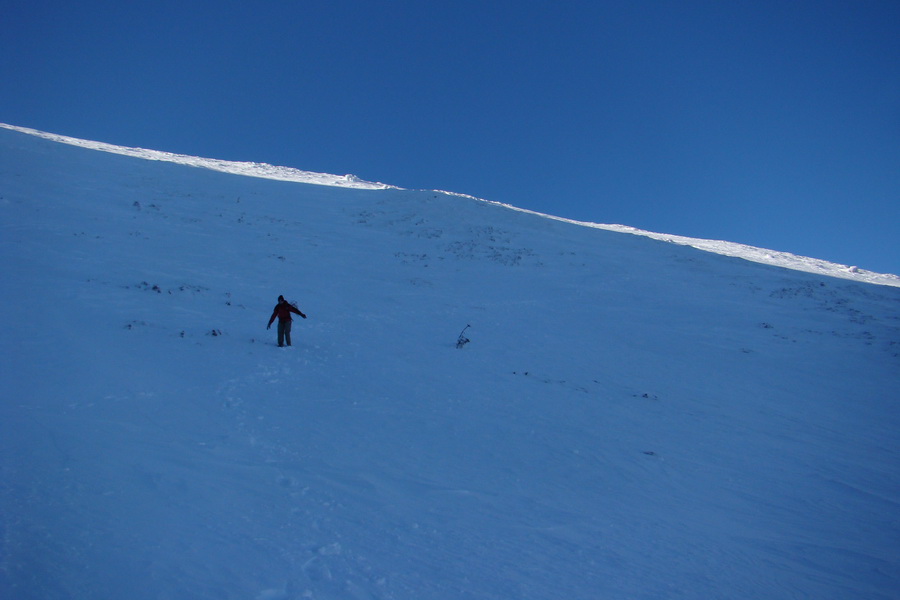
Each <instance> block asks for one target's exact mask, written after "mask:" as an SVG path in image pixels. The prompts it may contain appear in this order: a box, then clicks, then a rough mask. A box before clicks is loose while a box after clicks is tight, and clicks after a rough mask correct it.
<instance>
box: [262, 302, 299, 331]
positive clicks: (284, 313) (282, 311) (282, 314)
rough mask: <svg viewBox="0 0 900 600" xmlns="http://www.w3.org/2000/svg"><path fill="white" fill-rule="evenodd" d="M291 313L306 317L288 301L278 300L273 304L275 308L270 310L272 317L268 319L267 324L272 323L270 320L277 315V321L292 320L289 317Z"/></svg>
mask: <svg viewBox="0 0 900 600" xmlns="http://www.w3.org/2000/svg"><path fill="white" fill-rule="evenodd" d="M291 313H296V314H298V315H300V316H301V317H303V318H304V319H305V318H306V315H304V314H303V313H302V312H300V311H299V310H297V309H296V308H294V307H293V306H291V305H290V304H289V303H288V301H287V300H285V301H284V302H279V303H278V304H276V305H275V310H273V311H272V317H271V318H270V319H269V325H271V324H272V322H273V321H274V320H275V317H278V320H279V321H293V319H292V318H291Z"/></svg>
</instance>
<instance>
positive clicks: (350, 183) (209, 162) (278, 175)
mask: <svg viewBox="0 0 900 600" xmlns="http://www.w3.org/2000/svg"><path fill="white" fill-rule="evenodd" d="M0 127H5V128H6V129H11V130H13V131H18V132H20V133H27V134H29V135H34V136H37V137H40V138H44V139H48V140H52V141H55V142H61V143H64V144H70V145H73V146H80V147H82V148H89V149H92V150H101V151H103V152H111V153H113V154H123V155H125V156H133V157H136V158H144V159H147V160H159V161H165V162H173V163H178V164H182V165H188V166H192V167H199V168H204V169H211V170H214V171H222V172H223V173H231V174H234V175H245V176H248V177H259V178H262V179H275V180H278V181H293V182H296V183H310V184H314V185H325V186H332V187H344V188H353V189H363V190H385V189H395V190H399V189H403V188H400V187H397V186H393V185H389V184H385V183H374V182H369V181H363V180H361V179H359V178H358V177H356V176H355V175H330V174H328V173H314V172H311V171H301V170H299V169H295V168H292V167H278V166H274V165H269V164H266V163H256V162H236V161H226V160H219V159H214V158H199V157H195V156H188V155H184V154H173V153H171V152H161V151H159V150H145V149H143V148H128V147H125V146H116V145H114V144H107V143H104V142H94V141H90V140H82V139H78V138H73V137H68V136H63V135H57V134H54V133H47V132H43V131H38V130H36V129H29V128H27V127H18V126H15V125H7V124H5V123H0ZM423 191H435V192H438V193H441V194H446V195H448V196H456V197H459V198H467V199H470V200H477V201H479V202H487V203H489V204H495V205H499V206H504V207H506V208H508V209H511V210H516V211H519V212H524V213H528V214H533V215H537V216H540V217H544V218H547V219H554V220H557V221H562V222H565V223H571V224H573V225H580V226H583V227H592V228H595V229H606V230H608V231H616V232H619V233H629V234H633V235H640V236H644V237H649V238H652V239H656V240H662V241H665V242H671V243H673V244H680V245H683V246H691V247H693V248H697V249H698V250H703V251H705V252H712V253H714V254H721V255H724V256H732V257H736V258H742V259H744V260H749V261H752V262H757V263H761V264H766V265H771V266H775V267H782V268H785V269H792V270H795V271H804V272H806V273H815V274H817V275H826V276H828V277H837V278H840V279H849V280H852V281H861V282H864V283H872V284H877V285H890V286H894V287H900V276H898V275H893V274H883V273H876V272H873V271H866V270H864V269H860V268H858V267H855V266H849V265H842V264H838V263H833V262H829V261H825V260H821V259H817V258H809V257H804V256H798V255H796V254H791V253H789V252H781V251H778V250H768V249H765V248H757V247H755V246H747V245H744V244H738V243H735V242H726V241H721V240H706V239H699V238H691V237H686V236H680V235H671V234H666V233H655V232H652V231H645V230H643V229H638V228H636V227H630V226H628V225H615V224H603V223H592V222H588V221H576V220H572V219H566V218H563V217H557V216H554V215H549V214H545V213H540V212H537V211H532V210H528V209H525V208H519V207H516V206H513V205H511V204H504V203H501V202H494V201H492V200H486V199H484V198H478V197H475V196H471V195H469V194H461V193H458V192H448V191H444V190H423Z"/></svg>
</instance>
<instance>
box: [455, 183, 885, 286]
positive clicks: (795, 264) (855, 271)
mask: <svg viewBox="0 0 900 600" xmlns="http://www.w3.org/2000/svg"><path fill="white" fill-rule="evenodd" d="M444 193H449V192H444ZM454 195H458V196H462V197H470V198H471V196H466V195H465V194H454ZM483 201H484V202H490V201H489V200H483ZM494 204H499V205H501V206H505V207H506V208H509V209H511V210H517V211H520V212H525V213H529V214H533V215H538V216H541V217H544V218H547V219H554V220H556V221H562V222H564V223H571V224H573V225H580V226H582V227H593V228H595V229H605V230H607V231H617V232H619V233H630V234H632V235H640V236H644V237H648V238H652V239H654V240H660V241H663V242H670V243H673V244H679V245H681V246H690V247H692V248H697V249H698V250H703V251H704V252H712V253H713V254H721V255H723V256H732V257H735V258H742V259H744V260H749V261H751V262H756V263H760V264H764V265H771V266H773V267H781V268H784V269H791V270H793V271H803V272H806V273H815V274H816V275H825V276H827V277H837V278H839V279H850V280H852V281H860V282H863V283H872V284H876V285H890V286H894V287H900V276H897V275H892V274H888V273H875V272H873V271H866V270H864V269H860V268H859V267H856V266H850V265H842V264H838V263H833V262H829V261H827V260H821V259H818V258H810V257H806V256H798V255H796V254H791V253H790V252H781V251H778V250H769V249H766V248H758V247H756V246H748V245H746V244H738V243H736V242H726V241H723V240H706V239H701V238H692V237H687V236H683V235H672V234H668V233H655V232H653V231H646V230H643V229H638V228H637V227H631V226H628V225H611V224H604V223H591V222H589V221H575V220H573V219H566V218H563V217H556V216H553V215H548V214H545V213H540V212H536V211H532V210H527V209H524V208H518V207H516V206H512V205H511V204H503V203H499V202H498V203H494Z"/></svg>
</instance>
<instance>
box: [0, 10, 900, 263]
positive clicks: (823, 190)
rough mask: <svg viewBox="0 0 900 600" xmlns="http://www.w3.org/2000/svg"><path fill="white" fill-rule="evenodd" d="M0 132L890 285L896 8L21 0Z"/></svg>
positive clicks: (897, 202)
mask: <svg viewBox="0 0 900 600" xmlns="http://www.w3.org/2000/svg"><path fill="white" fill-rule="evenodd" d="M2 12H3V16H2V21H0V121H2V122H5V123H10V124H13V125H20V126H24V127H32V128H35V129H41V130H44V131H50V132H53V133H59V134H63V135H70V136H74V137H81V138H86V139H92V140H97V141H103V142H109V143H114V144H121V145H127V146H139V147H144V148H151V149H155V150H166V151H170V152H176V153H182V154H192V155H199V156H205V157H210V158H220V159H226V160H250V161H258V162H268V163H273V164H278V165H284V166H290V167H296V168H299V169H304V170H309V171H321V172H327V173H336V174H344V173H353V174H355V175H358V176H359V177H361V178H363V179H368V180H374V181H381V182H384V183H389V184H393V185H397V186H401V187H407V188H427V189H443V190H448V191H453V192H460V193H467V194H472V195H474V196H478V197H481V198H486V199H488V200H495V201H498V202H506V203H510V204H514V205H516V206H520V207H522V208H528V209H532V210H537V211H541V212H547V213H551V214H554V215H558V216H561V217H568V218H573V219H578V220H584V221H594V222H600V223H620V224H625V225H632V226H635V227H639V228H641V229H649V230H652V231H658V232H664V233H673V234H679V235H687V236H692V237H704V238H714V239H726V240H729V241H734V242H741V243H747V244H752V245H756V246H763V247H767V248H772V249H775V250H783V251H788V252H794V253H797V254H802V255H806V256H812V257H815V258H822V259H826V260H832V261H835V262H840V263H844V264H851V265H857V266H859V267H862V268H865V269H869V270H874V271H881V272H890V273H900V1H897V0H887V1H870V0H847V1H843V2H834V1H830V0H816V1H809V0H801V1H789V0H776V1H768V0H747V1H744V0H711V1H696V0H672V1H627V0H609V1H604V0H593V1H565V0H560V1H557V2H549V1H535V0H519V1H518V2H497V1H492V0H479V1H470V0H453V1H449V0H428V1H426V0H397V1H381V2H377V1H374V0H371V1H362V0H356V1H351V0H328V1H324V0H317V1H308V2H307V1H287V0H284V1H280V2H274V1H269V0H257V1H256V2H247V1H246V0H242V1H240V2H237V1H229V0H218V1H215V2H213V1H205V0H204V1H197V2H192V1H190V0H178V1H170V0H155V1H154V2H123V1H121V0H110V1H94V0H84V1H80V2H70V1H62V0H28V1H26V0H8V1H7V2H6V3H5V4H4V8H3V11H2Z"/></svg>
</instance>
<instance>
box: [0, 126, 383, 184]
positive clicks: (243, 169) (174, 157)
mask: <svg viewBox="0 0 900 600" xmlns="http://www.w3.org/2000/svg"><path fill="white" fill-rule="evenodd" d="M0 127H5V128H6V129H12V130H13V131H18V132H20V133H27V134H29V135H34V136H37V137H40V138H44V139H48V140H52V141H54V142H60V143H63V144H70V145H72V146H80V147H81V148H89V149H91V150H100V151H102V152H110V153H112V154H123V155H125V156H133V157H135V158H143V159H146V160H158V161H163V162H172V163H177V164H180V165H188V166H191V167H198V168H202V169H211V170H213V171H221V172H223V173H231V174H233V175H245V176H247V177H259V178H262V179H275V180H277V181H292V182H295V183H310V184H314V185H327V186H333V187H345V188H354V189H362V190H385V189H392V188H394V186H390V185H387V184H384V183H373V182H370V181H363V180H361V179H359V178H358V177H357V176H356V175H329V174H327V173H313V172H311V171H301V170H300V169H294V168H292V167H278V166H275V165H270V164H266V163H257V162H241V161H228V160H219V159H215V158H200V157H196V156H188V155H185V154H174V153H172V152H161V151H159V150H146V149H144V148H129V147H127V146H117V145H115V144H107V143H104V142H94V141H90V140H82V139H78V138H73V137H69V136H65V135H57V134H55V133H46V132H44V131H38V130H37V129H29V128H27V127H17V126H15V125H7V124H5V123H0Z"/></svg>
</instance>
